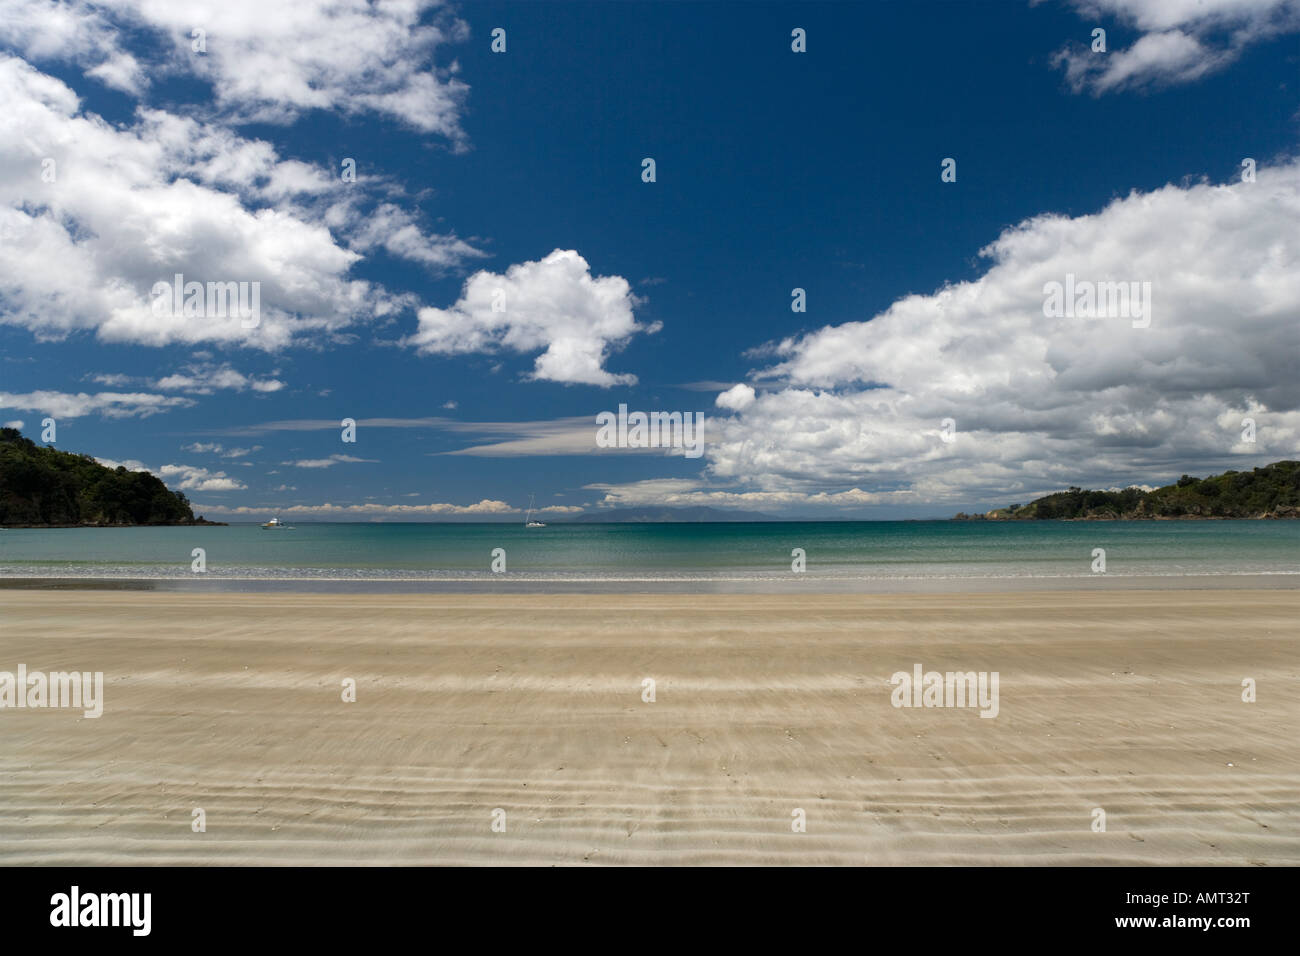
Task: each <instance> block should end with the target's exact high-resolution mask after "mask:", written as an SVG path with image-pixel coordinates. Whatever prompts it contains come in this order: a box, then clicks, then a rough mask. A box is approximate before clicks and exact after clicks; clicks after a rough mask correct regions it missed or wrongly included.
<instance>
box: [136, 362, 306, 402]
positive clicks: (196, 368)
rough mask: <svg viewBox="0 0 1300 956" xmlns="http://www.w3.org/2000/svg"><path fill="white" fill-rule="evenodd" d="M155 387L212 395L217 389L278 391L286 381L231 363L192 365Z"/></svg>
mask: <svg viewBox="0 0 1300 956" xmlns="http://www.w3.org/2000/svg"><path fill="white" fill-rule="evenodd" d="M154 388H160V389H162V390H163V391H166V392H189V393H190V394H191V395H211V394H212V393H213V392H215V391H216V390H217V389H233V390H235V391H237V392H242V391H243V390H244V389H246V388H251V389H252V390H253V391H255V392H278V391H279V390H280V389H282V388H284V382H281V381H279V380H278V379H274V378H264V379H259V378H254V377H253V376H250V375H245V374H244V373H243V372H240V371H238V370H236V369H234V368H231V367H230V366H229V365H212V364H203V365H190V366H187V367H186V369H185V371H184V372H183V373H178V374H175V375H168V376H166V377H165V378H160V379H158V381H156V382H154Z"/></svg>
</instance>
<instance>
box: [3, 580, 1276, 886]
mask: <svg viewBox="0 0 1300 956" xmlns="http://www.w3.org/2000/svg"><path fill="white" fill-rule="evenodd" d="M1297 622H1300V591H1287V590H1255V591H1251V590H1212V591H1197V590H1158V591H1121V590H1098V591H1092V592H1088V591H1080V590H1075V591H1069V592H1033V593H982V594H964V595H963V594H948V595H933V594H924V595H921V594H899V595H877V594H870V595H843V594H839V595H813V594H803V595H735V594H727V595H633V596H626V595H612V594H600V595H582V596H574V595H499V596H487V595H473V596H457V595H427V596H426V595H370V596H367V595H348V596H339V595H322V594H312V595H281V594H231V593H227V594H178V593H150V592H102V591H101V592H94V591H63V592H39V591H19V590H9V591H4V592H0V671H9V672H13V671H15V670H16V668H17V667H18V665H20V664H22V665H25V666H26V668H27V669H28V670H29V671H47V672H48V671H60V670H77V671H91V672H93V671H102V672H103V673H104V700H103V708H104V709H103V715H102V716H101V717H99V718H98V719H93V718H87V717H85V716H83V714H82V711H81V710H79V709H12V708H7V709H3V710H0V725H2V730H3V733H2V735H0V863H3V864H71V865H96V864H271V865H276V864H332V865H338V864H488V865H515V864H541V865H549V864H560V865H567V864H578V865H581V864H665V863H672V864H792V865H823V864H851V865H863V864H866V865H899V864H993V865H1004V864H1005V865H1021V864H1033V865H1047V864H1180V865H1181V864H1227V865H1295V864H1298V863H1300V822H1298V821H1300V749H1298V748H1297V747H1296V732H1297V728H1300V696H1297V694H1296V692H1295V690H1296V686H1297V685H1296V679H1297V676H1300V675H1298V671H1300V654H1298V653H1297V650H1298V649H1300V645H1298V641H1297ZM917 664H919V665H921V666H922V667H923V668H924V669H925V670H926V671H930V670H934V671H940V672H946V671H960V672H966V671H975V672H995V671H996V672H997V673H998V674H999V676H1000V682H999V701H998V708H997V711H998V712H997V716H996V717H993V718H991V719H986V718H983V717H981V716H980V710H979V709H978V708H974V707H965V708H962V707H930V708H927V707H906V708H905V707H895V706H893V703H892V702H891V699H892V695H893V692H894V690H895V688H894V687H893V686H892V685H891V683H890V677H891V675H892V674H894V673H895V672H899V671H905V672H910V671H912V669H913V667H914V665H917ZM647 678H649V679H652V680H653V681H654V700H653V701H652V702H649V701H646V700H644V699H643V695H646V694H647V691H646V690H645V685H644V683H643V682H644V681H645V680H646V679H647ZM1247 678H1249V679H1253V680H1254V681H1255V683H1256V688H1257V694H1258V699H1257V701H1256V702H1254V703H1247V702H1243V700H1242V692H1243V688H1242V681H1243V679H1247ZM346 680H354V681H355V682H356V700H355V702H345V701H344V700H343V696H344V682H345V681H346ZM196 808H201V809H202V811H203V814H204V817H205V821H206V832H194V831H193V829H192V826H191V824H192V819H193V811H194V810H195V809H196ZM1097 809H1101V810H1104V812H1105V823H1106V828H1105V832H1096V831H1094V829H1093V827H1094V820H1095V819H1096V815H1095V813H1094V811H1095V810H1097ZM494 811H504V816H503V815H502V814H500V813H494ZM795 811H803V818H804V819H806V832H795V830H794V829H793V828H792V823H797V822H798V819H799V814H797V813H796V812H795ZM494 820H495V821H496V822H497V830H500V829H501V828H502V822H504V832H496V831H494V827H493V824H494Z"/></svg>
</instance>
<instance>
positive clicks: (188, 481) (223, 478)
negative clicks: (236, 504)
mask: <svg viewBox="0 0 1300 956" xmlns="http://www.w3.org/2000/svg"><path fill="white" fill-rule="evenodd" d="M158 476H159V477H160V478H162V480H163V481H164V482H166V484H167V485H168V486H169V487H173V488H178V489H180V490H181V491H242V490H243V489H245V488H247V487H248V486H247V485H245V484H244V483H243V482H241V481H238V480H237V479H234V478H231V477H229V476H227V475H226V473H225V472H224V471H209V470H208V469H206V468H200V467H198V466H196V465H163V466H162V467H161V468H159V469H158Z"/></svg>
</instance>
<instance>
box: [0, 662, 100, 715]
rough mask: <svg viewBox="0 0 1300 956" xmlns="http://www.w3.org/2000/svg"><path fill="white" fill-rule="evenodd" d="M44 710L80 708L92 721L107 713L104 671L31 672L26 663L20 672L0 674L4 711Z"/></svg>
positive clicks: (19, 669) (1, 702)
mask: <svg viewBox="0 0 1300 956" xmlns="http://www.w3.org/2000/svg"><path fill="white" fill-rule="evenodd" d="M6 707H14V708H18V709H26V708H33V709H36V708H43V707H72V708H77V707H80V708H81V709H82V715H83V716H85V717H89V718H91V719H93V718H96V717H99V716H101V715H102V714H103V713H104V672H103V671H95V672H94V673H93V674H92V673H91V672H90V671H84V672H81V671H50V673H48V674H45V673H43V672H42V671H31V672H28V670H27V665H26V664H19V665H18V673H17V674H16V675H15V674H12V673H10V672H9V671H0V710H3V709H5V708H6Z"/></svg>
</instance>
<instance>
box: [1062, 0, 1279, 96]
mask: <svg viewBox="0 0 1300 956" xmlns="http://www.w3.org/2000/svg"><path fill="white" fill-rule="evenodd" d="M1073 5H1074V6H1075V8H1076V9H1077V10H1078V11H1079V13H1080V15H1082V16H1085V17H1089V18H1091V19H1093V20H1095V21H1100V20H1101V18H1108V19H1109V18H1115V19H1117V20H1118V21H1119V22H1120V23H1122V24H1124V25H1125V26H1128V27H1132V28H1135V29H1137V30H1139V31H1141V34H1142V35H1141V36H1139V37H1138V39H1137V40H1136V41H1134V43H1133V44H1132V45H1131V46H1129V47H1127V48H1109V47H1108V49H1107V51H1106V52H1104V53H1103V52H1096V53H1094V52H1092V49H1091V46H1090V45H1088V46H1085V47H1083V48H1082V49H1080V48H1072V47H1067V48H1065V49H1062V50H1060V51H1059V52H1058V53H1057V54H1056V56H1055V58H1054V62H1055V63H1056V65H1058V66H1061V67H1063V68H1064V70H1065V76H1066V80H1067V82H1068V83H1069V84H1070V86H1071V88H1072V89H1073V90H1074V91H1075V92H1080V91H1083V90H1090V91H1091V92H1093V93H1094V94H1101V93H1110V92H1115V91H1118V90H1124V89H1132V88H1140V87H1144V86H1168V85H1175V84H1179V83H1188V82H1191V81H1193V80H1197V79H1200V78H1201V77H1202V76H1205V75H1206V74H1209V73H1213V72H1215V71H1217V70H1220V69H1222V68H1223V67H1225V66H1227V65H1228V64H1230V63H1232V62H1233V61H1235V60H1236V59H1237V58H1238V57H1239V56H1240V55H1241V52H1242V51H1243V50H1244V49H1245V48H1246V47H1247V46H1249V45H1251V44H1253V43H1257V42H1259V41H1261V40H1265V39H1268V38H1269V37H1273V36H1278V35H1281V34H1285V33H1290V32H1294V31H1296V30H1300V0H1073Z"/></svg>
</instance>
